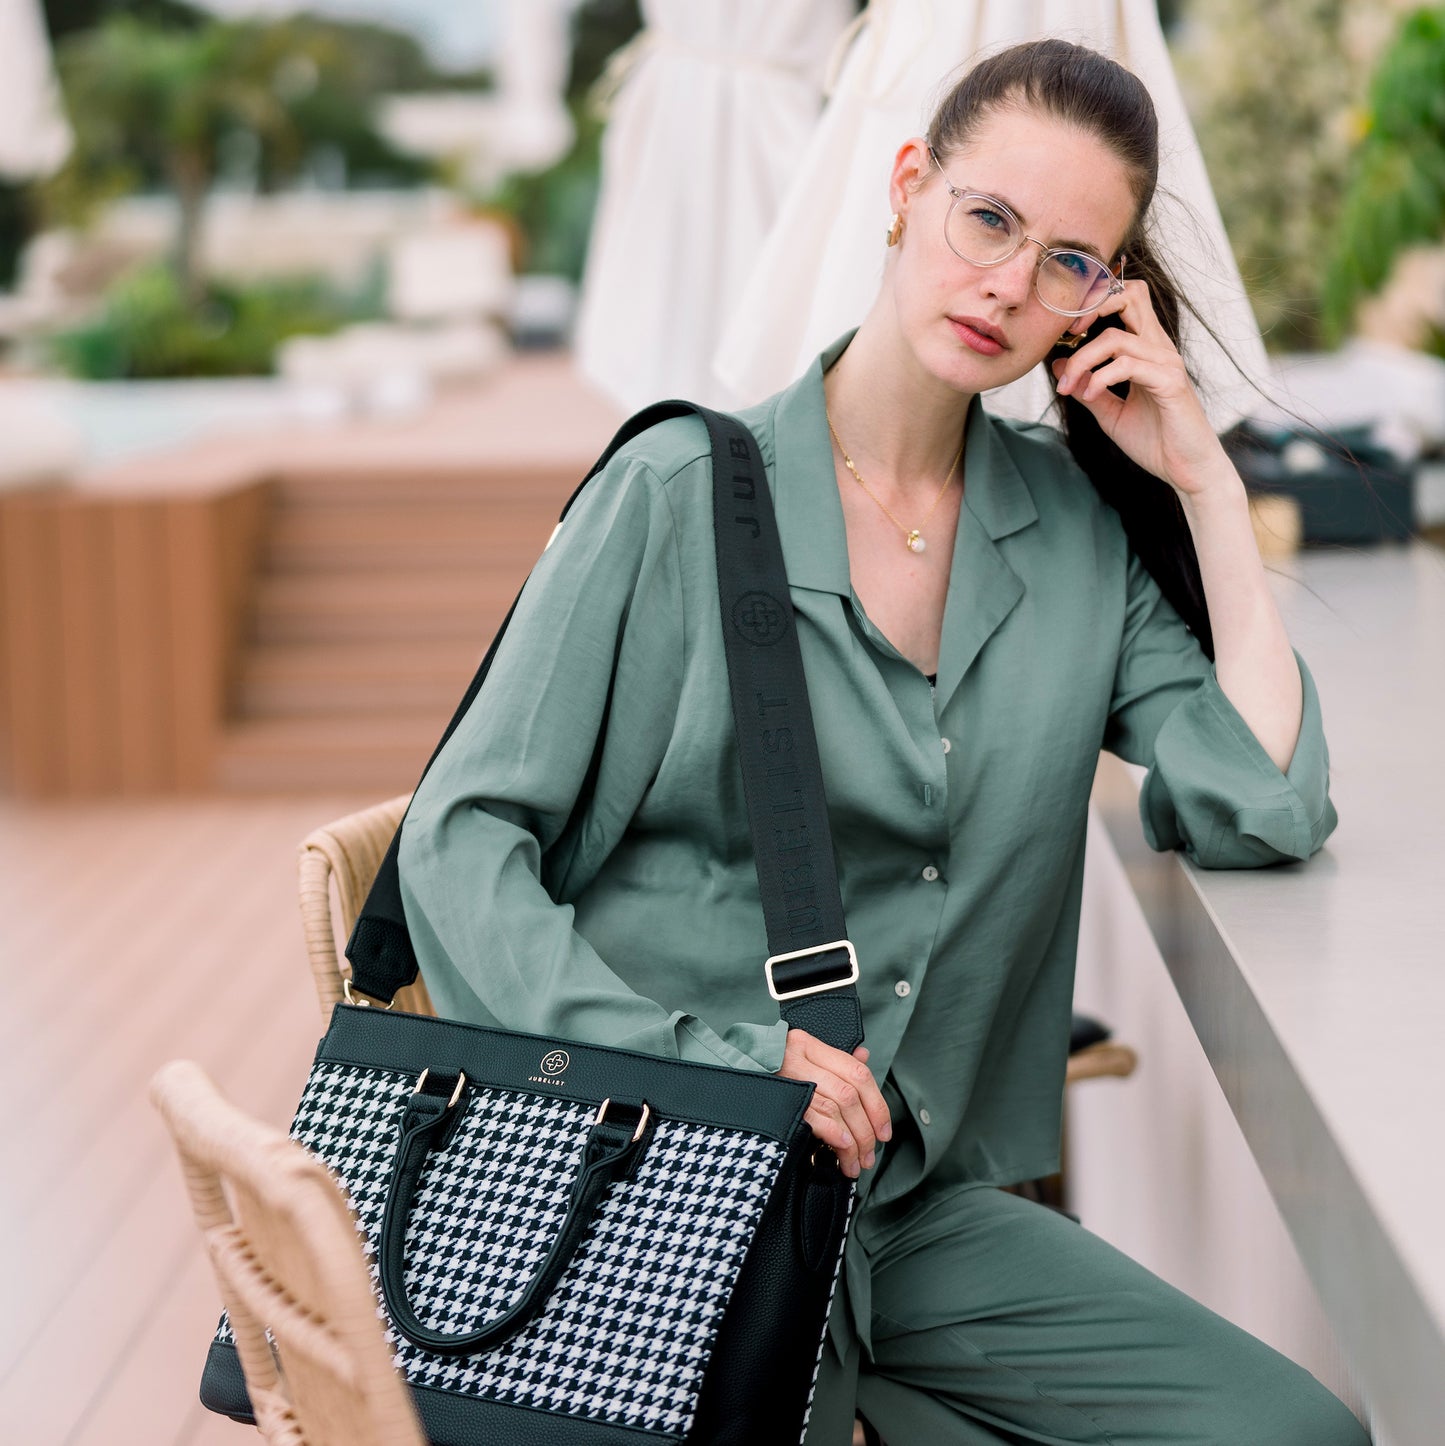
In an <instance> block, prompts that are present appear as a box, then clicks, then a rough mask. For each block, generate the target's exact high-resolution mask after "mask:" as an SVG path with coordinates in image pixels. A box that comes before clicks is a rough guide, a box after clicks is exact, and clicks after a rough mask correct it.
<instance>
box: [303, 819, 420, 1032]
mask: <svg viewBox="0 0 1445 1446" xmlns="http://www.w3.org/2000/svg"><path fill="white" fill-rule="evenodd" d="M410 801H411V795H410V794H405V793H403V794H401V795H400V796H399V797H397V798H390V799H388V800H387V801H386V802H385V803H378V804H375V805H373V806H372V807H371V808H365V809H362V810H361V812H360V813H351V814H347V816H346V817H345V818H339V819H337V820H336V821H335V822H334V823H328V824H326V825H325V826H324V827H322V828H318V829H317V830H316V831H315V832H314V833H310V834H308V835H307V836H306V837H305V838H304V839H302V841H301V863H300V884H301V929H302V932H303V933H304V934H305V935H306V957H307V959H308V960H309V962H310V964H311V980H312V983H314V984H315V986H316V998H317V1000H318V1002H319V1003H320V1005H321V1016H322V1018H323V1019H328V1018H330V1016H331V1007H332V1005H334V1004H336V1003H337V1002H338V1001H339V1000H341V999H342V998H344V991H345V988H346V980H347V977H348V974H349V967H348V966H346V965H343V963H342V958H343V955H342V953H341V951H340V950H339V949H338V948H337V945H336V941H337V938H338V937H340V938H341V939H345V938H346V937H347V936H348V935H349V934H350V933H351V926H352V925H353V924H354V923H355V922H356V916H357V915H358V914H359V913H360V912H361V906H362V905H363V904H364V903H365V902H366V893H367V890H368V889H370V888H371V881H372V880H373V879H374V878H375V877H376V871H377V870H378V869H379V868H380V867H381V861H382V859H383V858H384V857H385V855H386V849H387V845H388V844H389V843H390V842H391V836H392V835H393V834H394V833H395V832H396V827H397V825H398V824H399V823H400V822H401V816H402V814H404V813H405V812H406V806H407V804H408V803H409V802H410ZM333 881H334V882H335V884H336V905H337V909H336V923H335V924H333V921H332V910H331V885H332V883H333ZM338 925H339V927H338ZM393 1003H394V1005H395V1007H396V1008H397V1009H400V1010H404V1011H405V1012H407V1013H408V1014H435V1013H436V1010H435V1009H433V1008H432V1002H431V999H430V997H429V996H428V995H427V992H426V984H425V983H424V982H423V981H422V980H421V979H418V980H417V981H416V983H415V984H409V985H407V987H406V988H405V989H400V990H398V991H397V995H396V999H395V1000H394V1001H393Z"/></svg>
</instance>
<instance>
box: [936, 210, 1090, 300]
mask: <svg viewBox="0 0 1445 1446" xmlns="http://www.w3.org/2000/svg"><path fill="white" fill-rule="evenodd" d="M945 230H946V236H947V240H948V244H949V246H950V247H951V248H952V249H953V250H954V251H955V252H956V253H957V254H958V255H959V256H961V257H962V258H963V259H964V260H965V261H972V262H973V263H974V264H975V265H978V266H997V265H998V264H999V263H1000V262H1003V261H1007V260H1008V258H1009V257H1010V256H1012V255H1013V254H1014V252H1015V251H1017V250H1018V249H1019V247H1020V246H1022V245H1023V242H1024V233H1023V227H1022V226H1020V225H1019V224H1018V222H1017V221H1016V220H1015V219H1014V217H1013V216H1011V215H1010V214H1009V213H1008V212H1007V211H1004V210H1001V209H999V208H998V206H997V205H993V204H990V202H989V200H988V198H987V197H986V196H976V195H968V194H965V195H962V196H959V197H956V198H955V200H954V202H953V205H952V206H951V207H950V208H949V212H948V219H947V221H946V222H945ZM1112 279H1113V278H1112V275H1111V273H1110V271H1109V269H1108V267H1106V266H1105V265H1104V264H1103V263H1102V262H1100V261H1097V260H1095V259H1094V257H1092V256H1088V255H1086V254H1085V253H1084V252H1082V251H1051V252H1049V253H1048V255H1047V256H1046V257H1045V258H1044V260H1043V263H1042V264H1041V265H1040V266H1039V267H1038V268H1037V270H1036V271H1035V272H1034V287H1035V289H1036V290H1037V292H1038V295H1039V300H1040V301H1042V302H1043V304H1044V305H1045V306H1047V307H1048V308H1049V309H1050V310H1051V311H1057V312H1061V313H1062V314H1063V315H1065V316H1082V315H1083V314H1084V313H1085V312H1088V311H1092V310H1093V309H1094V308H1095V307H1096V306H1098V305H1100V304H1101V303H1102V302H1103V300H1104V298H1105V296H1107V295H1108V291H1109V283H1110V281H1111V280H1112Z"/></svg>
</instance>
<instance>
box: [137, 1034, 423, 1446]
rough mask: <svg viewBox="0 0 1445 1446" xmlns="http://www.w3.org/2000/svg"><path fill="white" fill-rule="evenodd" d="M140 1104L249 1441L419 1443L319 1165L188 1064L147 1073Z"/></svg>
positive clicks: (346, 1216)
mask: <svg viewBox="0 0 1445 1446" xmlns="http://www.w3.org/2000/svg"><path fill="white" fill-rule="evenodd" d="M151 1100H152V1102H153V1103H154V1104H155V1106H156V1108H157V1110H159V1112H160V1114H161V1117H162V1118H163V1119H164V1120H165V1123H166V1127H167V1128H168V1129H169V1131H170V1134H171V1138H172V1139H173V1141H174V1142H175V1146H176V1151H177V1153H178V1154H179V1156H180V1160H181V1168H182V1170H183V1172H184V1175H185V1182H186V1188H187V1190H188V1191H189V1193H190V1197H191V1208H192V1210H193V1211H194V1213H195V1217H196V1223H197V1224H198V1225H199V1226H200V1229H201V1234H202V1235H203V1236H204V1238H205V1242H206V1248H207V1252H208V1254H209V1255H210V1260H211V1267H212V1270H213V1271H214V1272H215V1276H216V1284H217V1285H218V1286H219V1288H220V1293H221V1300H222V1302H223V1303H224V1305H225V1307H226V1310H227V1312H228V1313H229V1316H230V1321H231V1328H232V1330H233V1331H234V1333H235V1337H236V1350H237V1353H238V1354H239V1356H240V1359H241V1368H242V1370H243V1371H244V1372H245V1376H246V1389H247V1391H248V1392H249V1394H250V1397H251V1404H252V1407H253V1409H254V1410H255V1413H256V1425H257V1427H258V1428H259V1429H260V1432H261V1435H262V1437H263V1438H264V1439H265V1440H266V1441H268V1442H271V1443H273V1446H424V1442H425V1437H424V1435H423V1434H422V1430H421V1427H420V1425H419V1423H418V1421H417V1418H416V1415H415V1413H414V1411H413V1409H412V1405H411V1400H410V1396H409V1394H408V1391H407V1387H406V1383H405V1382H404V1380H403V1379H402V1378H401V1376H400V1375H398V1374H397V1372H396V1370H395V1368H394V1367H393V1365H392V1361H391V1354H390V1351H389V1350H388V1348H387V1344H386V1339H385V1337H384V1336H383V1334H382V1327H381V1322H380V1320H379V1319H378V1316H377V1306H376V1297H375V1295H374V1294H373V1291H372V1285H371V1278H370V1275H369V1273H368V1271H367V1267H366V1262H365V1260H364V1258H363V1256H362V1252H361V1240H360V1237H359V1236H358V1234H357V1232H356V1224H355V1221H354V1219H353V1217H352V1214H351V1211H350V1209H349V1208H348V1206H347V1203H346V1201H345V1199H344V1198H343V1196H342V1193H341V1190H340V1188H339V1187H338V1185H337V1183H336V1181H335V1180H334V1179H332V1177H331V1176H330V1175H329V1174H328V1173H327V1171H326V1168H325V1166H324V1165H322V1163H321V1162H320V1161H319V1160H318V1159H317V1158H316V1157H315V1156H314V1155H311V1154H310V1153H308V1152H307V1151H306V1150H304V1149H303V1148H302V1147H301V1146H300V1145H299V1144H297V1143H296V1142H295V1141H294V1140H291V1139H289V1138H287V1136H286V1135H285V1134H284V1133H283V1132H282V1131H280V1130H278V1129H275V1128H274V1127H272V1126H270V1125H266V1124H263V1123H262V1122H261V1121H260V1120H257V1119H254V1118H252V1117H251V1116H250V1115H248V1114H246V1113H245V1111H243V1110H240V1109H238V1108H237V1107H236V1106H235V1105H233V1104H231V1103H230V1102H229V1101H228V1100H226V1099H225V1098H224V1097H223V1096H222V1095H221V1094H220V1092H219V1091H218V1090H217V1089H216V1087H215V1085H214V1084H213V1083H212V1082H211V1080H210V1079H209V1078H208V1077H207V1075H206V1074H205V1072H204V1071H203V1070H202V1069H201V1068H200V1066H199V1065H197V1064H195V1063H193V1062H192V1061H190V1060H172V1061H171V1062H170V1063H169V1064H167V1065H165V1066H163V1067H162V1068H161V1069H160V1070H159V1071H158V1072H157V1074H156V1075H155V1077H154V1079H153V1080H152V1081H151ZM268 1333H269V1334H268Z"/></svg>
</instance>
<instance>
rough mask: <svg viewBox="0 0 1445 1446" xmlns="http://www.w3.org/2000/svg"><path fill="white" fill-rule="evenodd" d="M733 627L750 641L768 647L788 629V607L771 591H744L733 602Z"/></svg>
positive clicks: (761, 646) (784, 634)
mask: <svg viewBox="0 0 1445 1446" xmlns="http://www.w3.org/2000/svg"><path fill="white" fill-rule="evenodd" d="M733 627H735V628H736V629H737V630H738V632H739V633H740V634H742V636H743V637H744V638H745V639H746V640H747V641H748V642H750V643H755V644H756V645H757V646H758V647H760V648H770V647H772V645H773V644H774V643H776V642H778V641H779V640H780V639H781V638H783V637H784V636H786V634H787V631H788V609H787V608H785V607H784V606H783V605H782V604H781V603H780V602H779V601H778V600H777V598H775V597H774V596H773V595H772V594H771V593H767V592H745V593H744V594H743V595H742V596H741V597H740V598H739V599H738V600H737V601H736V602H735V603H734V604H733Z"/></svg>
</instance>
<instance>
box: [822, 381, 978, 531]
mask: <svg viewBox="0 0 1445 1446" xmlns="http://www.w3.org/2000/svg"><path fill="white" fill-rule="evenodd" d="M823 415H824V417H826V418H827V421H828V430H829V431H830V432H832V434H833V440H834V441H835V442H837V443H838V450H839V451H840V452H842V454H843V461H844V462H846V463H847V465H848V470H849V471H850V472H851V473H852V474H853V476H854V479H855V480H856V481H857V483H858V485H859V486H860V487H861V488H862V489H863V490H864V491H865V492H866V493H867V494H868V495H869V496H870V497H871V498H872V499H873V500H874V501H875V502H876V503H877V504H878V505H879V506H880V507H882V508H883V511H884V512H886V513H887V514H888V517H889V519H890V520H891V521H892V523H893V525H894V526H895V527H896V528H898V530H899V531H900V532H901V533H902V534H903V545H904V546H905V547H906V548H907V549H908V550H909V551H910V552H925V551H927V549H928V544H927V543H926V542H925V541H924V540H923V528H925V527H926V526H927V525H928V519H929V518H930V517H932V516H933V512H934V508H936V507H937V506H938V504H939V503H940V502H942V501H943V494H944V493H945V492H947V491H948V484H949V483H950V482H952V481H953V474H954V473H955V472H956V471H957V470H958V464H959V462H960V461H961V460H962V458H963V443H962V442H960V443H959V444H958V451H957V452H956V453H955V454H954V458H953V466H951V467H950V468H949V469H948V476H947V477H945V478H944V479H943V486H942V487H940V488H939V489H938V496H937V497H935V498H934V499H933V506H932V507H930V508H929V509H928V511H927V512H926V513H925V514H924V517H923V521H922V522H920V523H919V524H918V526H917V527H905V526H904V525H903V524H902V523H901V522H900V521H899V520H898V519H897V518H896V517H894V516H893V514H892V513H891V512H889V511H888V508H887V507H886V506H885V505H884V503H883V500H882V499H881V498H880V497H879V496H878V495H877V494H876V493H875V492H874V491H873V489H872V488H871V487H870V486H869V485H868V484H867V483H866V482H865V481H864V480H863V478H862V477H861V476H860V475H859V472H858V469H857V468H856V467H855V466H854V465H853V459H852V458H851V457H850V456H849V455H848V451H847V448H845V447H844V446H843V443H842V442H841V441H839V440H838V433H837V432H836V431H834V429H833V418H832V417H831V416H829V414H828V406H827V403H826V402H825V403H824V404H823Z"/></svg>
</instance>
